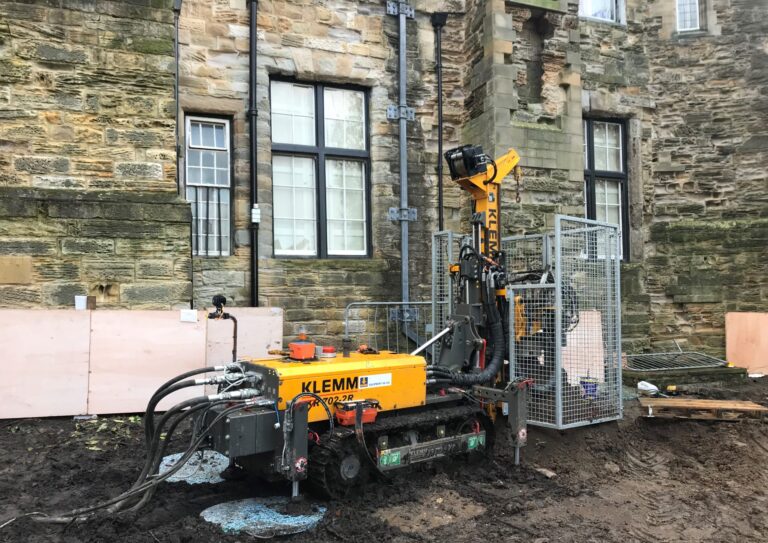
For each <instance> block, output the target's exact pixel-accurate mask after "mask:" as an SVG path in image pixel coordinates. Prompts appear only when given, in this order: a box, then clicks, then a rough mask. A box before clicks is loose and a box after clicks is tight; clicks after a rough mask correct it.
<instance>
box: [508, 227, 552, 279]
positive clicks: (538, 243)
mask: <svg viewBox="0 0 768 543" xmlns="http://www.w3.org/2000/svg"><path fill="white" fill-rule="evenodd" d="M548 246H549V238H548V237H547V236H545V235H542V234H534V235H529V236H512V237H508V238H502V240H501V250H502V252H503V253H504V267H505V269H506V270H507V273H508V274H509V275H510V278H511V279H512V280H518V279H520V275H523V274H528V273H531V272H534V273H535V272H541V271H544V269H545V268H546V266H547V264H549V261H550V255H549V254H548V251H547V247H548Z"/></svg>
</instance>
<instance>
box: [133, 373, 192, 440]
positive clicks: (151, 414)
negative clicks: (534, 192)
mask: <svg viewBox="0 0 768 543" xmlns="http://www.w3.org/2000/svg"><path fill="white" fill-rule="evenodd" d="M197 384H198V383H197V382H196V381H195V380H194V379H187V380H186V381H180V382H177V383H175V384H172V385H169V386H167V387H165V388H163V389H162V390H160V391H158V392H155V394H154V395H153V396H152V397H151V398H150V399H149V403H148V404H147V410H146V412H145V413H144V438H145V439H146V442H147V446H149V443H150V441H152V436H153V435H154V433H155V408H156V407H157V404H159V403H160V402H161V401H162V400H163V398H165V397H166V396H168V395H170V394H173V393H174V392H176V391H177V390H181V389H182V388H187V387H193V386H196V385H197Z"/></svg>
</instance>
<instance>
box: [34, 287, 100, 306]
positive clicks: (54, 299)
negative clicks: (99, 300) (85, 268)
mask: <svg viewBox="0 0 768 543" xmlns="http://www.w3.org/2000/svg"><path fill="white" fill-rule="evenodd" d="M41 290H42V296H43V303H44V304H45V305H47V306H54V307H55V306H59V307H60V306H67V307H74V306H75V296H86V295H88V286H87V285H85V284H83V283H48V284H44V285H43V286H42V288H41Z"/></svg>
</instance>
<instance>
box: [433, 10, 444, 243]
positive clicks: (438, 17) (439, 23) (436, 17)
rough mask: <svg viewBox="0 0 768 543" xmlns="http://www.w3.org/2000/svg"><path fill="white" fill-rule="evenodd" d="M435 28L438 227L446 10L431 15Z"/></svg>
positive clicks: (439, 225)
mask: <svg viewBox="0 0 768 543" xmlns="http://www.w3.org/2000/svg"><path fill="white" fill-rule="evenodd" d="M429 19H430V21H431V22H432V27H433V28H434V29H435V71H436V72H437V229H438V231H440V232H442V230H443V228H444V226H445V219H444V216H443V27H444V26H445V23H446V21H447V20H448V14H447V13H445V12H437V13H433V14H432V15H431V16H430V18H429Z"/></svg>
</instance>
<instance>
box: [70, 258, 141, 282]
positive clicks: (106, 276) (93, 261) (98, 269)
mask: <svg viewBox="0 0 768 543" xmlns="http://www.w3.org/2000/svg"><path fill="white" fill-rule="evenodd" d="M135 275H136V274H135V264H134V262H133V261H132V260H125V259H116V258H103V257H101V258H84V259H83V261H82V276H83V278H84V279H88V280H89V281H98V282H100V283H105V282H107V283H108V282H129V281H132V280H133V279H134V277H135Z"/></svg>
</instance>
